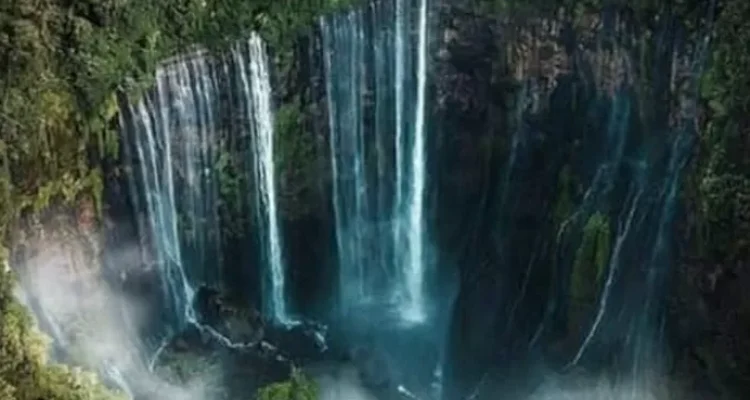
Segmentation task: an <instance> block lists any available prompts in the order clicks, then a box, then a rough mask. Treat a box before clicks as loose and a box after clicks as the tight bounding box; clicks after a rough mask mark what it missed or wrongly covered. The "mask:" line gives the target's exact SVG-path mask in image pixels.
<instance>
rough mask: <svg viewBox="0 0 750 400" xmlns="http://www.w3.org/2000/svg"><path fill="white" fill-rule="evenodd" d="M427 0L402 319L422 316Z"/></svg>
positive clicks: (422, 13)
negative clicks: (407, 263) (404, 305)
mask: <svg viewBox="0 0 750 400" xmlns="http://www.w3.org/2000/svg"><path fill="white" fill-rule="evenodd" d="M427 33H428V32H427V0H421V1H420V5H419V44H418V50H417V53H418V57H417V106H416V116H415V117H414V120H415V128H414V144H413V147H412V152H413V153H412V158H411V161H412V165H411V174H412V176H411V179H410V180H409V181H410V182H411V184H412V187H411V193H410V194H411V196H410V199H409V209H408V210H409V211H408V215H409V220H408V221H409V234H408V241H409V265H408V267H407V269H406V273H407V275H406V287H407V292H408V295H409V301H410V302H409V304H408V306H407V307H406V308H405V309H404V310H402V313H403V317H404V319H407V320H411V321H415V322H420V321H423V320H424V319H425V304H424V296H423V290H424V288H423V286H424V274H425V271H424V270H425V254H424V196H425V194H424V191H425V178H426V177H425V175H426V170H425V169H426V168H425V164H426V161H425V138H424V136H425V96H426V86H427Z"/></svg>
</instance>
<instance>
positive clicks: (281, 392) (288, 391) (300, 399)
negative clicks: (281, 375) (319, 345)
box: [256, 369, 318, 400]
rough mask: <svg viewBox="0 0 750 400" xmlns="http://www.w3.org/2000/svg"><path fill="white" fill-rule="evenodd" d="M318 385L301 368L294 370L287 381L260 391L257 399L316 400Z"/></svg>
mask: <svg viewBox="0 0 750 400" xmlns="http://www.w3.org/2000/svg"><path fill="white" fill-rule="evenodd" d="M317 397H318V387H317V386H316V384H315V382H313V381H311V380H310V379H309V378H307V377H305V376H304V375H303V374H302V373H301V372H300V371H299V370H296V369H295V370H294V371H292V378H291V379H290V380H288V381H286V382H280V383H274V384H271V385H269V386H266V387H264V388H262V389H261V390H259V391H258V394H257V396H256V399H257V400H315V399H317Z"/></svg>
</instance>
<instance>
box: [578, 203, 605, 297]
mask: <svg viewBox="0 0 750 400" xmlns="http://www.w3.org/2000/svg"><path fill="white" fill-rule="evenodd" d="M611 235H612V233H611V230H610V224H609V218H608V217H607V216H606V215H604V214H601V213H596V214H594V215H592V216H591V217H589V219H588V221H586V225H585V226H584V227H583V237H582V238H581V244H580V246H579V247H578V250H577V251H576V257H575V261H574V262H573V272H572V275H571V281H570V296H571V298H573V299H575V300H578V301H580V302H585V303H591V302H593V301H595V300H596V297H597V296H598V294H599V289H600V288H601V283H602V278H603V277H604V273H605V271H606V269H607V263H608V262H609V253H610V251H611Z"/></svg>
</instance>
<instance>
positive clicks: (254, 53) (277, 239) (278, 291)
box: [233, 35, 292, 325]
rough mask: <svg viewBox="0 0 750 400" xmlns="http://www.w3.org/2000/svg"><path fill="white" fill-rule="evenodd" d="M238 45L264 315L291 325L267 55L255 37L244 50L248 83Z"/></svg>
mask: <svg viewBox="0 0 750 400" xmlns="http://www.w3.org/2000/svg"><path fill="white" fill-rule="evenodd" d="M240 46H244V44H243V45H238V47H236V48H235V49H234V50H233V55H234V57H235V59H236V60H237V61H236V62H237V64H238V65H239V69H240V75H241V81H242V87H243V93H244V95H245V98H248V99H250V101H249V102H248V103H247V106H248V107H249V109H248V110H247V111H246V112H247V114H248V115H251V116H252V119H253V121H254V122H255V123H254V126H253V127H252V143H253V145H252V147H253V151H254V160H255V165H254V174H255V180H256V182H257V187H258V188H257V190H256V201H255V204H256V209H257V210H260V212H259V213H258V218H259V220H260V226H262V227H263V231H264V232H266V234H265V235H264V236H263V249H262V250H263V254H264V260H265V263H266V264H267V267H268V271H269V273H268V278H267V279H266V280H267V281H268V286H269V287H270V293H268V294H267V296H268V297H269V300H268V301H267V304H266V312H267V313H268V314H269V315H271V316H273V318H274V320H275V321H276V322H279V323H282V324H285V325H287V324H289V323H291V322H292V321H291V319H290V316H289V314H288V310H287V305H286V299H285V289H284V286H285V276H284V259H283V254H282V244H281V234H280V228H279V216H278V209H277V205H278V201H277V197H276V171H275V164H274V121H273V112H272V98H271V79H270V77H269V73H268V54H267V53H266V48H265V43H264V42H263V41H262V39H261V38H260V37H259V36H258V35H253V36H252V37H251V38H250V40H249V42H248V43H247V44H246V46H247V47H248V49H249V55H250V59H249V63H250V66H249V69H250V74H249V79H248V73H247V70H246V68H245V63H244V62H243V61H242V56H241V54H242V52H241V49H240Z"/></svg>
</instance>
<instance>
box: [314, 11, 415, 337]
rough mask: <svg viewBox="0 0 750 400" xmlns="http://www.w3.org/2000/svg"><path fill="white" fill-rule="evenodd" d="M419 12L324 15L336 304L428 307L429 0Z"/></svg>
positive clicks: (402, 310)
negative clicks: (336, 290) (426, 222)
mask: <svg viewBox="0 0 750 400" xmlns="http://www.w3.org/2000/svg"><path fill="white" fill-rule="evenodd" d="M417 11H418V13H417V14H416V15H415V14H414V12H413V11H412V7H411V3H410V2H408V1H405V0H398V1H396V2H394V3H390V2H373V3H371V4H370V7H369V8H368V9H361V10H360V9H357V10H353V11H349V12H347V13H344V14H337V15H332V16H329V17H326V18H323V19H322V20H321V30H322V36H323V49H324V53H325V54H324V63H325V74H326V84H327V99H328V112H329V127H330V145H331V149H330V151H331V164H332V169H333V192H334V193H333V201H334V209H335V218H336V234H337V248H338V257H339V260H338V261H339V269H340V272H339V276H340V284H339V286H340V288H339V291H340V306H341V308H342V310H344V311H347V310H351V309H352V308H356V307H357V306H361V305H363V304H365V303H374V304H380V305H386V304H389V305H390V307H395V308H396V309H397V311H398V313H399V315H400V318H401V320H403V321H405V322H410V323H419V322H423V321H424V320H425V318H426V313H427V300H426V299H425V294H424V291H425V279H426V273H427V265H428V261H427V254H426V252H425V245H426V243H425V222H424V217H425V214H424V207H425V206H424V196H425V187H426V178H427V176H426V154H425V153H426V149H425V133H426V132H425V130H426V127H425V125H426V121H425V110H426V85H427V83H426V82H427V77H426V75H427V72H426V70H427V65H426V64H427V3H426V1H420V2H419V4H418V7H417ZM414 17H416V19H417V35H416V38H415V37H413V36H412V34H411V33H412V31H413V29H412V27H413V23H412V20H413V19H414ZM415 39H416V40H415ZM415 56H416V57H415ZM413 58H416V60H417V62H416V66H415V67H414V62H413V61H412V59H413ZM415 78H416V79H415ZM365 93H372V99H371V101H369V102H368V101H367V99H366V98H365V96H364V94H365ZM369 118H372V120H373V123H372V124H365V121H366V120H369Z"/></svg>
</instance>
